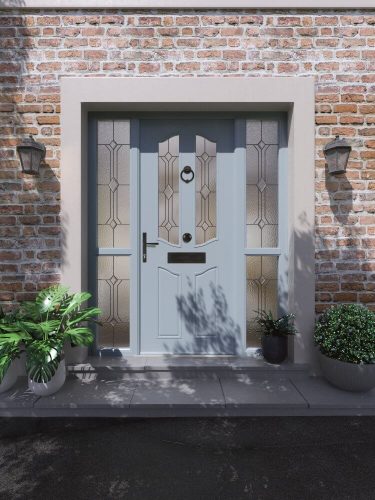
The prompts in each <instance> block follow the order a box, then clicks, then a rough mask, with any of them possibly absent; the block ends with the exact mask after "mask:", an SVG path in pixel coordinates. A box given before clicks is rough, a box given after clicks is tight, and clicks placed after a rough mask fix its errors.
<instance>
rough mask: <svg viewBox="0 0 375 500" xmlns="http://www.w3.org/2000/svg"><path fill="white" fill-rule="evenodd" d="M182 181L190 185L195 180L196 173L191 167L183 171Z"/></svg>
mask: <svg viewBox="0 0 375 500" xmlns="http://www.w3.org/2000/svg"><path fill="white" fill-rule="evenodd" d="M180 177H181V180H182V181H184V182H186V184H189V182H191V181H192V180H193V179H194V172H193V170H192V168H191V167H189V166H186V167H184V168H183V169H182V170H181V174H180Z"/></svg>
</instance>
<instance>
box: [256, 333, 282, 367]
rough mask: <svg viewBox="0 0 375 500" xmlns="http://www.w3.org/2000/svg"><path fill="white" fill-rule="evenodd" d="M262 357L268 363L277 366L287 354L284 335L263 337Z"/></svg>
mask: <svg viewBox="0 0 375 500" xmlns="http://www.w3.org/2000/svg"><path fill="white" fill-rule="evenodd" d="M262 351H263V357H264V359H265V360H266V361H268V362H269V363H275V364H279V363H282V362H283V361H284V359H285V358H286V356H287V354H288V338H287V336H286V335H282V336H281V335H263V337H262Z"/></svg>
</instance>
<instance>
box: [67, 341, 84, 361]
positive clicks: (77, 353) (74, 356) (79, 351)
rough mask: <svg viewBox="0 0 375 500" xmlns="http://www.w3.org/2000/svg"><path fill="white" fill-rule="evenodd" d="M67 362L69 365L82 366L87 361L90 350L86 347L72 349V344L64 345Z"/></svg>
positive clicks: (80, 346)
mask: <svg viewBox="0 0 375 500" xmlns="http://www.w3.org/2000/svg"><path fill="white" fill-rule="evenodd" d="M64 352H65V362H66V364H67V365H80V364H82V363H84V362H85V361H86V359H87V356H88V353H89V348H88V347H87V346H85V345H77V346H74V347H72V346H71V345H70V342H65V344H64Z"/></svg>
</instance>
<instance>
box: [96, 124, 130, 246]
mask: <svg viewBox="0 0 375 500" xmlns="http://www.w3.org/2000/svg"><path fill="white" fill-rule="evenodd" d="M97 132H98V144H97V157H98V164H97V201H98V203H97V207H98V220H97V225H98V226H97V234H98V236H97V238H98V241H97V246H98V247H99V248H103V247H105V248H118V247H120V248H121V247H122V248H128V247H130V221H129V213H130V200H129V197H130V187H129V172H130V165H129V163H130V123H129V120H108V119H106V120H98V130H97Z"/></svg>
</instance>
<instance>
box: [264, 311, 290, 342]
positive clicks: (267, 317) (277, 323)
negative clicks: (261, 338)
mask: <svg viewBox="0 0 375 500" xmlns="http://www.w3.org/2000/svg"><path fill="white" fill-rule="evenodd" d="M294 319H295V316H294V314H284V316H281V317H280V318H274V317H273V314H272V312H271V311H269V312H267V311H260V312H259V313H258V317H257V319H256V322H257V323H258V325H259V326H260V328H261V331H262V334H263V335H277V336H279V337H283V336H285V335H295V333H296V329H295V327H294Z"/></svg>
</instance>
